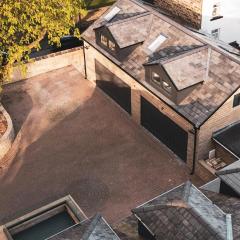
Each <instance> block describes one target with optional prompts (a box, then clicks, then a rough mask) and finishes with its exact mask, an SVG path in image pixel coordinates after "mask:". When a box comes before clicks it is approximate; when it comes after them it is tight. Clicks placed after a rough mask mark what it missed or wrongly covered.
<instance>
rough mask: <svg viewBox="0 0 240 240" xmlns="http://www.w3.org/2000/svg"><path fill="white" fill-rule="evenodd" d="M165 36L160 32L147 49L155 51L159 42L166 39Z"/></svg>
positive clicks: (159, 44) (161, 42)
mask: <svg viewBox="0 0 240 240" xmlns="http://www.w3.org/2000/svg"><path fill="white" fill-rule="evenodd" d="M166 39H167V37H165V36H164V35H163V34H160V35H159V36H158V37H157V38H156V39H155V40H154V41H153V42H152V43H151V44H150V45H149V46H148V49H149V50H150V51H151V52H155V51H156V50H157V49H158V48H159V47H160V46H161V44H163V43H164V42H165V41H166Z"/></svg>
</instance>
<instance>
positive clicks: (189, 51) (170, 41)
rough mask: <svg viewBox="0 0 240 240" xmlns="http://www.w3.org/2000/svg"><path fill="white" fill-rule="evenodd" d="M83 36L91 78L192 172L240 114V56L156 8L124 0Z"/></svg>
mask: <svg viewBox="0 0 240 240" xmlns="http://www.w3.org/2000/svg"><path fill="white" fill-rule="evenodd" d="M82 37H83V39H84V41H85V47H84V51H85V62H86V78H87V79H89V80H90V81H92V82H94V83H95V84H96V85H97V86H98V87H99V88H101V89H102V90H103V91H104V92H105V93H106V94H107V95H108V96H109V97H110V98H112V99H113V100H114V101H115V102H116V103H117V104H118V105H119V106H120V107H121V108H123V109H124V110H125V111H126V112H127V113H128V114H129V115H130V116H131V118H132V119H133V120H134V121H135V122H137V123H138V124H140V125H141V126H143V127H144V128H145V129H147V130H148V131H149V132H150V133H151V134H152V135H153V136H154V137H155V138H157V139H158V140H160V141H161V142H163V143H164V144H165V145H166V146H167V147H168V148H169V149H171V150H172V151H173V152H174V153H175V154H176V155H177V156H179V158H180V159H182V160H183V161H184V162H186V164H187V165H188V166H189V168H190V169H192V172H194V170H195V169H198V168H197V167H196V166H197V165H198V163H199V162H198V160H205V159H208V158H209V155H210V153H209V152H210V151H212V150H213V149H215V148H216V146H215V145H214V141H213V139H212V137H213V133H214V132H216V131H217V130H219V129H222V128H224V127H225V126H227V125H229V124H232V123H234V122H236V121H239V120H240V103H239V105H238V104H237V105H234V99H235V98H236V96H238V94H239V93H240V90H239V76H240V64H239V61H237V60H236V59H235V58H232V57H231V56H230V55H228V54H227V53H225V52H224V51H221V50H219V49H216V48H214V46H211V45H209V44H207V43H206V42H204V41H203V40H202V39H198V38H197V37H196V36H195V35H193V34H192V33H191V31H189V30H187V29H186V28H184V27H182V26H181V25H179V24H177V23H176V22H174V21H172V20H170V19H169V18H167V17H166V16H164V15H162V14H160V13H159V12H157V11H155V10H154V9H153V8H151V7H149V6H146V5H143V4H141V3H139V2H138V1H134V0H131V1H127V0H121V1H118V2H117V3H116V4H115V5H114V6H113V7H112V8H111V9H109V10H108V11H107V12H106V13H105V14H104V15H103V16H102V17H101V18H100V19H99V20H97V21H96V22H95V23H94V24H93V25H92V26H91V27H90V28H89V29H88V30H87V31H86V32H84V34H83V36H82Z"/></svg>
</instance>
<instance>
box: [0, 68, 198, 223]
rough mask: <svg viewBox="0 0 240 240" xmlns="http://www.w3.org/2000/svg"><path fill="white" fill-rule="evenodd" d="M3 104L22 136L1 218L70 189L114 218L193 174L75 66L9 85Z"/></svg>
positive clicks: (6, 178)
mask: <svg viewBox="0 0 240 240" xmlns="http://www.w3.org/2000/svg"><path fill="white" fill-rule="evenodd" d="M3 104H4V106H5V107H6V109H7V110H8V112H9V113H10V115H11V116H12V119H13V123H14V126H15V130H16V133H17V137H16V140H15V142H14V144H13V147H12V149H11V150H10V151H9V153H8V154H7V156H6V157H5V159H4V165H3V166H4V167H3V168H1V169H0V223H5V222H6V221H9V220H12V219H13V218H15V217H19V216H21V215H23V214H25V213H28V212H30V211H31V210H34V209H35V208H38V207H41V206H43V205H44V204H47V203H49V202H51V201H54V200H56V199H58V198H60V197H62V196H65V195H67V194H71V195H72V197H73V198H74V199H75V200H76V202H77V203H78V204H79V205H80V207H81V208H82V209H83V210H84V211H85V213H86V214H87V215H88V216H91V215H92V214H94V213H95V212H100V213H102V214H103V215H104V216H105V217H106V219H107V220H108V221H110V223H114V222H117V221H119V220H120V219H121V218H123V217H125V216H127V215H129V214H130V209H131V208H133V207H136V206H137V205H138V204H140V203H142V202H144V201H146V200H149V199H151V198H153V197H154V196H156V195H159V194H160V193H161V192H163V191H165V190H167V189H169V188H171V187H174V186H176V185H178V184H181V183H182V182H184V181H186V180H187V179H188V178H189V174H188V170H187V168H186V166H185V165H184V163H182V162H181V161H180V160H178V159H177V157H176V156H175V155H173V153H171V152H170V151H169V150H168V149H167V148H166V147H165V146H163V145H161V144H160V143H158V142H157V141H156V140H154V139H153V138H152V137H151V136H150V135H149V134H148V133H147V132H145V131H144V130H143V129H142V128H141V127H139V126H137V125H136V124H135V123H134V122H133V121H132V120H131V119H130V118H129V117H128V115H127V114H126V113H125V112H123V111H122V110H121V109H120V108H119V107H118V106H116V105H115V103H113V102H112V101H111V100H109V98H108V97H106V96H105V95H104V94H103V93H102V92H101V91H100V90H98V89H96V88H95V87H94V86H93V85H92V84H91V83H90V82H88V81H87V80H85V79H84V78H83V77H82V75H80V74H79V72H78V71H77V70H76V69H74V68H73V67H71V66H69V67H67V68H63V69H60V70H57V71H54V72H50V73H46V74H42V75H39V76H37V77H34V78H32V79H28V80H25V81H21V82H18V83H14V84H10V85H8V86H6V88H5V91H4V97H3ZM193 181H194V183H195V184H197V185H199V184H201V182H200V180H199V179H197V178H194V179H193Z"/></svg>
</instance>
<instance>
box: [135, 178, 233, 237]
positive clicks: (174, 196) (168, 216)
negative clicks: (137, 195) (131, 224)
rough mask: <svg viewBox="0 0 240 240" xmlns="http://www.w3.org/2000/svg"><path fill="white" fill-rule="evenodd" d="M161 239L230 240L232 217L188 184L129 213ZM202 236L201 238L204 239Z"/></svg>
mask: <svg viewBox="0 0 240 240" xmlns="http://www.w3.org/2000/svg"><path fill="white" fill-rule="evenodd" d="M132 212H133V213H134V214H135V216H136V217H137V218H138V220H139V221H140V222H141V223H143V225H144V226H146V227H147V229H148V230H149V231H150V232H151V233H152V234H154V237H155V239H156V240H158V239H159V240H160V239H169V240H170V239H176V236H177V239H192V240H193V239H196V240H200V239H208V240H210V239H218V240H219V239H223V240H226V239H232V238H231V237H229V236H232V222H231V215H229V214H226V213H224V212H223V211H222V210H221V209H220V208H219V207H218V206H217V205H215V204H214V203H213V202H212V201H211V200H210V199H209V198H207V196H205V195H204V194H203V193H202V192H201V191H200V190H198V189H197V188H196V187H195V186H194V185H193V184H191V183H190V182H186V183H185V184H182V185H180V186H179V187H176V188H174V189H172V190H170V191H168V192H166V193H164V194H162V195H160V196H159V197H157V198H155V199H153V200H151V201H149V202H147V203H145V204H143V205H141V206H139V207H137V208H135V209H133V210H132ZM203 236H204V238H203Z"/></svg>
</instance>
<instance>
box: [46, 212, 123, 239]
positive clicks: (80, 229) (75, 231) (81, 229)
mask: <svg viewBox="0 0 240 240" xmlns="http://www.w3.org/2000/svg"><path fill="white" fill-rule="evenodd" d="M79 239H81V240H93V239H94V240H120V239H119V238H118V236H117V235H116V234H115V232H114V231H113V230H112V228H111V227H110V226H109V225H108V224H107V222H106V221H105V219H104V218H103V217H101V215H99V214H96V215H95V216H94V217H92V218H90V219H87V220H85V221H83V222H81V223H79V224H76V225H74V226H73V227H71V228H68V229H66V230H65V231H63V232H61V233H59V234H57V235H55V236H53V237H51V238H49V240H79Z"/></svg>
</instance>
